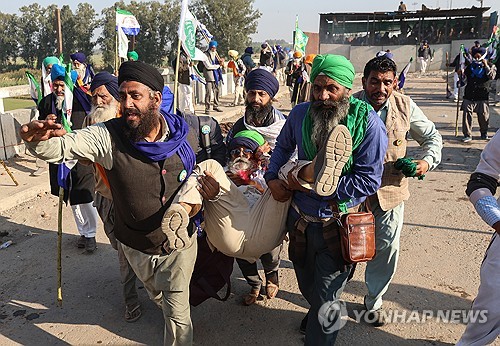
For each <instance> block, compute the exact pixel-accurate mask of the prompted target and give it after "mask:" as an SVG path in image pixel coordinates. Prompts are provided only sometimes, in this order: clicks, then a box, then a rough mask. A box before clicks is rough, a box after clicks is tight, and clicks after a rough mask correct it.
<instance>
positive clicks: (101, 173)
mask: <svg viewBox="0 0 500 346" xmlns="http://www.w3.org/2000/svg"><path fill="white" fill-rule="evenodd" d="M94 165H95V167H96V168H97V170H98V171H99V175H100V176H101V178H102V181H103V182H104V185H106V186H107V187H108V189H111V187H110V186H109V181H108V177H107V175H106V171H105V170H104V167H103V166H101V165H100V164H98V163H94Z"/></svg>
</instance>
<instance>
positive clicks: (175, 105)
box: [173, 37, 181, 113]
mask: <svg viewBox="0 0 500 346" xmlns="http://www.w3.org/2000/svg"><path fill="white" fill-rule="evenodd" d="M178 41H179V42H178V44H177V60H176V62H175V79H174V109H173V112H174V113H177V97H178V95H177V94H178V92H177V86H178V85H179V66H180V60H181V38H180V37H179V40H178Z"/></svg>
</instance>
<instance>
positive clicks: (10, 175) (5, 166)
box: [0, 160, 19, 186]
mask: <svg viewBox="0 0 500 346" xmlns="http://www.w3.org/2000/svg"><path fill="white" fill-rule="evenodd" d="M0 162H1V163H2V166H3V168H5V170H6V171H7V174H8V175H9V177H10V178H11V179H12V181H13V182H14V184H16V186H19V183H18V182H17V180H16V178H14V175H13V174H12V172H11V171H10V169H9V167H7V165H6V164H5V162H4V161H3V160H0Z"/></svg>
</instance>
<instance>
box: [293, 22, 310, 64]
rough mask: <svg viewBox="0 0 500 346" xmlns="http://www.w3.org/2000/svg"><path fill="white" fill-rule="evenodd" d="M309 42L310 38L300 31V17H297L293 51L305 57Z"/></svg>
mask: <svg viewBox="0 0 500 346" xmlns="http://www.w3.org/2000/svg"><path fill="white" fill-rule="evenodd" d="M308 40H309V36H307V35H306V34H304V32H303V31H302V30H300V29H299V16H297V17H295V42H294V44H293V49H294V50H295V51H300V52H301V53H302V55H305V54H306V46H307V41H308Z"/></svg>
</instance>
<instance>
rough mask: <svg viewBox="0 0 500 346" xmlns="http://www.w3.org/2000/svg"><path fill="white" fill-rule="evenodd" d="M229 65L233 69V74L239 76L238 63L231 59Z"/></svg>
mask: <svg viewBox="0 0 500 346" xmlns="http://www.w3.org/2000/svg"><path fill="white" fill-rule="evenodd" d="M227 67H228V68H230V69H232V70H233V76H234V77H238V75H239V73H238V68H237V67H236V63H235V62H234V60H231V61H230V62H228V63H227Z"/></svg>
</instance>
